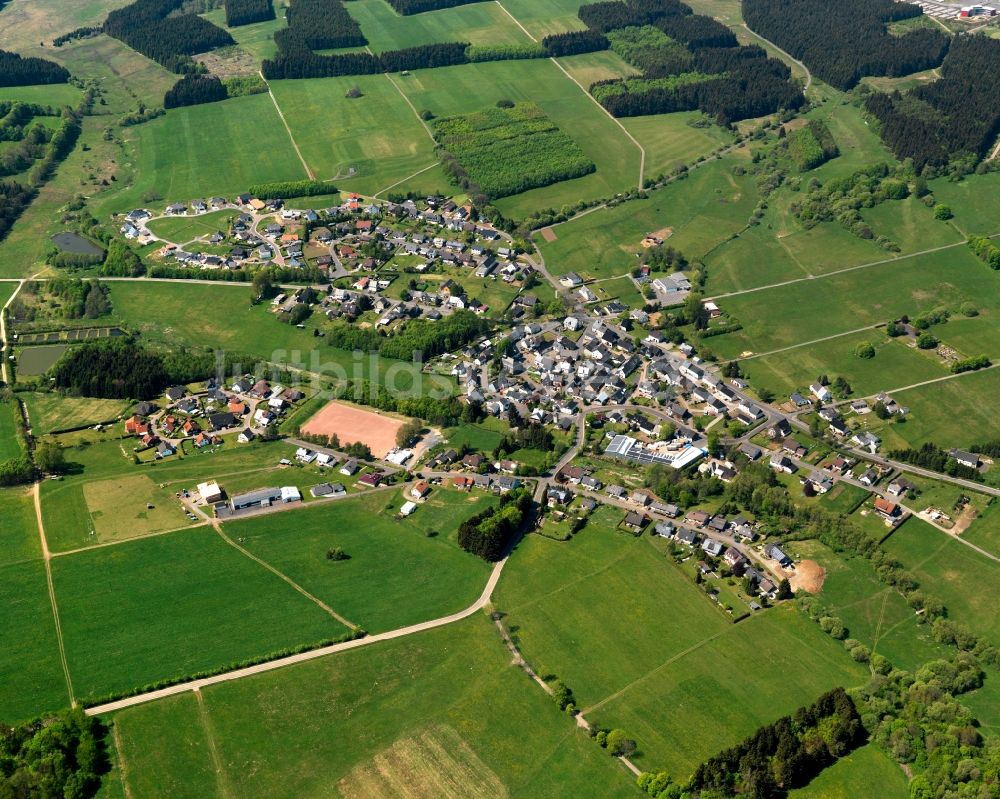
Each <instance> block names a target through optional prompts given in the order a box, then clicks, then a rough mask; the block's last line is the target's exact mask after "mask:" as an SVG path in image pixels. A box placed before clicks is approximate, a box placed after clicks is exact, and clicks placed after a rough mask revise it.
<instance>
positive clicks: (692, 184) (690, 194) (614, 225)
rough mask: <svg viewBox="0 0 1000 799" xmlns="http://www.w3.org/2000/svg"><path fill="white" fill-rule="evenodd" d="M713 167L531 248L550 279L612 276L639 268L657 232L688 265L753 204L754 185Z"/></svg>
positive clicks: (573, 223) (727, 167) (569, 225)
mask: <svg viewBox="0 0 1000 799" xmlns="http://www.w3.org/2000/svg"><path fill="white" fill-rule="evenodd" d="M731 166H732V164H731V163H726V162H721V161H719V162H713V163H712V164H709V165H706V166H704V167H702V168H699V169H697V170H695V171H693V172H692V173H691V175H690V177H688V178H687V179H686V180H681V181H676V182H673V183H671V184H669V185H668V186H666V187H665V188H663V189H660V190H659V191H655V192H652V193H650V195H649V199H648V200H640V201H635V202H630V203H624V204H622V205H619V206H617V207H615V208H608V209H602V210H599V211H594V212H593V213H589V214H587V215H586V216H583V217H580V218H578V219H573V220H570V221H569V222H566V223H565V224H562V225H557V226H556V227H554V228H553V232H554V233H555V235H556V237H557V238H556V240H555V241H553V242H545V241H543V240H541V237H538V240H537V241H536V244H537V245H538V247H539V249H540V250H541V252H542V255H543V256H544V257H545V261H546V264H547V266H548V268H549V271H550V272H551V273H552V274H554V275H561V274H564V273H566V272H576V273H577V274H579V275H582V276H584V277H594V278H603V277H612V276H619V275H623V274H626V273H628V272H630V271H631V270H632V269H634V268H635V267H636V266H637V265H638V264H639V259H638V258H637V257H636V255H637V254H641V252H642V247H641V245H640V242H641V241H642V239H643V237H644V236H645V235H646V234H647V233H657V234H659V235H660V236H661V237H662V238H665V242H666V243H667V244H669V245H670V246H672V247H674V248H675V249H678V250H680V251H681V252H682V253H684V255H685V256H687V258H688V260H692V259H693V258H696V257H699V256H702V255H704V254H705V253H706V252H708V251H709V250H711V249H713V248H714V247H716V246H717V245H719V244H720V243H722V242H723V241H725V240H726V239H727V238H728V237H729V236H730V235H732V234H733V233H736V232H738V231H739V230H741V229H742V228H743V227H744V226H745V225H746V220H747V218H748V217H749V216H750V212H751V211H752V210H753V207H754V204H755V203H756V200H757V193H756V189H755V188H754V184H753V180H752V179H751V178H748V177H746V176H742V177H736V176H734V175H733V174H732V170H731Z"/></svg>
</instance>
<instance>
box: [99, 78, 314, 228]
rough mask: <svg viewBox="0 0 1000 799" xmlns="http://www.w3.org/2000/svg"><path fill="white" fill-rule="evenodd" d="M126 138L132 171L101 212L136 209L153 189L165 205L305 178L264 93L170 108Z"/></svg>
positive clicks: (131, 130) (104, 200)
mask: <svg viewBox="0 0 1000 799" xmlns="http://www.w3.org/2000/svg"><path fill="white" fill-rule="evenodd" d="M124 134H125V136H126V137H127V140H128V142H129V147H130V150H131V152H132V153H134V157H135V159H136V160H135V167H134V174H133V176H132V179H131V181H130V182H129V183H128V184H127V185H126V186H125V187H123V188H122V189H121V190H118V191H116V192H115V193H114V194H113V195H109V196H107V197H102V198H101V205H100V207H101V209H102V210H104V211H125V210H128V209H130V208H134V207H137V206H141V205H143V204H144V201H143V198H144V197H148V196H149V195H150V192H155V193H156V194H158V195H159V196H160V197H161V198H162V199H163V200H165V201H166V202H168V203H170V202H187V201H190V200H193V199H197V198H199V197H206V196H210V195H214V194H221V195H223V196H228V195H233V194H238V193H240V192H242V191H246V190H247V189H248V188H249V187H250V185H251V184H253V183H265V182H267V181H277V180H298V179H301V178H304V177H306V174H305V170H304V169H303V167H302V164H301V163H300V161H299V159H298V157H297V156H296V155H295V150H294V149H293V148H292V144H291V141H290V140H289V138H288V132H287V131H286V130H285V127H284V125H282V124H281V119H280V118H279V117H278V113H277V111H276V110H275V108H274V104H273V103H272V102H271V98H270V97H268V96H267V95H266V94H257V95H253V96H250V97H236V98H234V99H232V100H226V101H225V102H221V103H208V104H206V105H198V106H189V107H186V108H175V109H171V110H170V111H169V112H167V114H166V116H163V117H160V118H159V119H154V120H153V121H151V122H147V123H145V124H143V125H137V126H135V127H132V128H126V129H125V131H124ZM324 177H325V176H324Z"/></svg>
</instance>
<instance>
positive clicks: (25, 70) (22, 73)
mask: <svg viewBox="0 0 1000 799" xmlns="http://www.w3.org/2000/svg"><path fill="white" fill-rule="evenodd" d="M68 80H69V71H68V70H67V69H66V68H65V67H63V66H60V65H59V64H57V63H55V62H54V61H48V60H46V59H44V58H22V57H21V56H19V55H18V54H17V53H12V52H10V51H9V50H0V86H33V85H35V84H38V83H66V81H68Z"/></svg>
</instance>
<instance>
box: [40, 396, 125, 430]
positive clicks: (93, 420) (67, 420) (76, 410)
mask: <svg viewBox="0 0 1000 799" xmlns="http://www.w3.org/2000/svg"><path fill="white" fill-rule="evenodd" d="M20 397H21V399H23V400H24V402H25V404H26V405H27V406H28V414H29V416H30V417H31V427H32V429H33V430H34V431H35V434H36V435H45V434H46V433H50V432H52V431H53V430H66V429H68V428H71V427H79V426H81V425H94V424H97V423H98V422H109V421H111V420H112V419H117V418H118V417H119V416H121V415H122V414H123V413H125V412H126V411H127V410H128V409H129V406H128V403H126V402H125V401H124V400H104V399H94V398H92V397H68V396H64V395H62V394H57V393H54V392H53V393H41V392H33V393H22V394H21V395H20Z"/></svg>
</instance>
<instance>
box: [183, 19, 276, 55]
mask: <svg viewBox="0 0 1000 799" xmlns="http://www.w3.org/2000/svg"><path fill="white" fill-rule="evenodd" d="M202 16H204V17H205V19H207V20H208V21H209V22H212V23H214V24H216V25H218V26H219V27H220V28H225V27H226V12H225V9H222V8H216V9H213V10H212V11H209V12H208V13H206V14H203V15H202ZM286 24H287V23H286V22H285V15H284V14H283V13H282V12H281V11H280V10H278V12H277V14H275V18H274V19H269V20H267V21H266V22H254V23H253V24H251V25H238V26H237V27H235V28H227V30H228V31H229V35H230V36H232V37H233V39H235V40H236V44H237V45H238V46H239V47H240V48H242V49H243V50H246V51H247V52H248V53H250V54H251V55H252V56H253V57H254V58H256V59H257V61H263V60H264V59H265V58H274V56H275V54H276V53H277V52H278V46H277V45H276V44H275V43H274V38H273V37H274V33H275V31H278V30H281V29H282V28H284V27H286Z"/></svg>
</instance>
